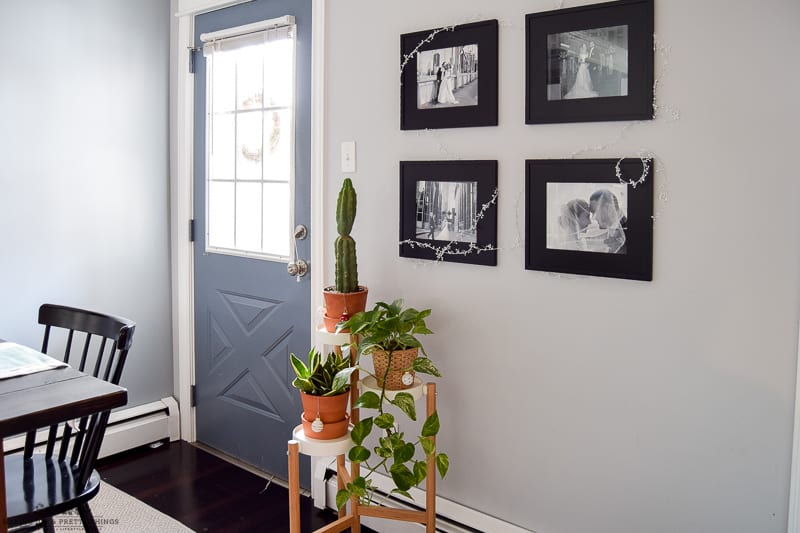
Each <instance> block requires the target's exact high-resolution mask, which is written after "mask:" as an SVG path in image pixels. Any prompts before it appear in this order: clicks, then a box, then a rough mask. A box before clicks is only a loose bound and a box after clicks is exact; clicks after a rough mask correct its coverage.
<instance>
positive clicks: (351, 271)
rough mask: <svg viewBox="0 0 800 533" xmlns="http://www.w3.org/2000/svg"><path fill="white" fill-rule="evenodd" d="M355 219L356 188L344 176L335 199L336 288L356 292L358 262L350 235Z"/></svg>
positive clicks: (339, 290) (354, 245)
mask: <svg viewBox="0 0 800 533" xmlns="http://www.w3.org/2000/svg"><path fill="white" fill-rule="evenodd" d="M355 219H356V190H355V189H354V188H353V182H352V181H350V178H346V179H345V180H344V183H342V189H341V190H340V191H339V198H338V200H337V201H336V230H337V231H338V232H339V236H338V237H336V241H335V242H334V244H333V246H334V250H335V256H336V290H337V291H338V292H356V291H357V290H358V264H357V262H356V241H354V240H353V237H351V236H350V231H351V230H352V229H353V222H354V221H355Z"/></svg>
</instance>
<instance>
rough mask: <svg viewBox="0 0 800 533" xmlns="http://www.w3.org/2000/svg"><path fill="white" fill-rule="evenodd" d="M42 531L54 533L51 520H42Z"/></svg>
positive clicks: (54, 529)
mask: <svg viewBox="0 0 800 533" xmlns="http://www.w3.org/2000/svg"><path fill="white" fill-rule="evenodd" d="M42 529H43V530H44V533H56V528H55V526H53V519H52V518H45V519H44V520H42Z"/></svg>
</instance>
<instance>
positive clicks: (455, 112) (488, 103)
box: [400, 20, 498, 130]
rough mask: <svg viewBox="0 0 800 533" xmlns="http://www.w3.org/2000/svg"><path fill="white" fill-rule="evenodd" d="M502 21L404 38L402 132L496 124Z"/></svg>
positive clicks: (422, 32) (450, 28)
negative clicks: (500, 23) (499, 34)
mask: <svg viewBox="0 0 800 533" xmlns="http://www.w3.org/2000/svg"><path fill="white" fill-rule="evenodd" d="M497 27H498V24H497V20H484V21H481V22H473V23H471V24H462V25H460V26H451V27H446V28H438V29H432V30H425V31H418V32H414V33H406V34H404V35H401V36H400V52H401V55H400V129H403V130H421V129H428V128H431V129H434V128H465V127H471V126H497V72H498V70H497V62H498V59H497V42H498V41H497V40H498V31H497Z"/></svg>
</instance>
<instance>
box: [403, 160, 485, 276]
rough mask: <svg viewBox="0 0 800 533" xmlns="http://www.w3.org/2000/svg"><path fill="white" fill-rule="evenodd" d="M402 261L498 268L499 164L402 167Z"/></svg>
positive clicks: (423, 163) (413, 163)
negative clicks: (407, 259) (465, 264)
mask: <svg viewBox="0 0 800 533" xmlns="http://www.w3.org/2000/svg"><path fill="white" fill-rule="evenodd" d="M400 257H414V258H417V259H430V260H434V261H451V262H455V263H471V264H474V265H488V266H496V265H497V161H491V160H482V161H463V160H459V161H400Z"/></svg>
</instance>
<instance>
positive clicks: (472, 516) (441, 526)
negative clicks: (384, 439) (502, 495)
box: [312, 462, 531, 533]
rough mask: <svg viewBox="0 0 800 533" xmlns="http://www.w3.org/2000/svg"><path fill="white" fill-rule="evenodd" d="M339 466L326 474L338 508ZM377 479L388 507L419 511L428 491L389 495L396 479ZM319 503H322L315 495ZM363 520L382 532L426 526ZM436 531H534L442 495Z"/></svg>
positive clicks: (328, 497) (331, 501)
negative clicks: (337, 479) (407, 495)
mask: <svg viewBox="0 0 800 533" xmlns="http://www.w3.org/2000/svg"><path fill="white" fill-rule="evenodd" d="M335 465H336V463H335V462H334V463H333V465H329V466H327V467H326V469H325V473H324V480H325V481H324V487H325V490H324V493H325V496H324V498H325V506H326V507H328V508H331V509H335V507H336V504H335V502H336V491H337V485H336V471H335V470H334V467H335ZM317 481H318V480H317V479H314V482H315V483H317ZM373 481H374V483H375V485H376V486H377V487H378V495H377V501H379V502H380V503H381V505H383V506H385V507H392V508H395V509H414V510H419V509H420V507H418V506H417V505H416V504H415V503H414V502H424V501H425V491H423V490H420V489H416V488H412V489H411V490H410V491H409V493H410V494H411V495H412V496H413V497H414V500H413V501H412V500H408V499H406V498H403V497H400V496H394V495H392V496H389V495H388V492H389V491H390V490H391V487H392V481H391V479H390V478H388V477H387V476H383V475H380V474H374V478H373ZM313 492H314V491H313V490H312V493H313ZM316 503H318V502H317V501H316V498H315V504H316ZM361 523H362V524H364V525H365V526H368V527H370V528H372V529H374V530H375V531H379V532H380V533H419V532H420V531H425V526H423V525H421V524H414V523H411V522H398V521H391V520H383V519H380V518H372V517H366V516H362V517H361ZM436 531H439V532H442V533H489V532H491V533H531V531H530V530H528V529H523V528H521V527H519V526H515V525H513V524H511V523H509V522H505V521H503V520H500V519H499V518H495V517H493V516H490V515H487V514H485V513H482V512H480V511H476V510H475V509H470V508H469V507H465V506H463V505H461V504H458V503H456V502H453V501H450V500H447V499H444V498H441V497H439V496H437V497H436Z"/></svg>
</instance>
